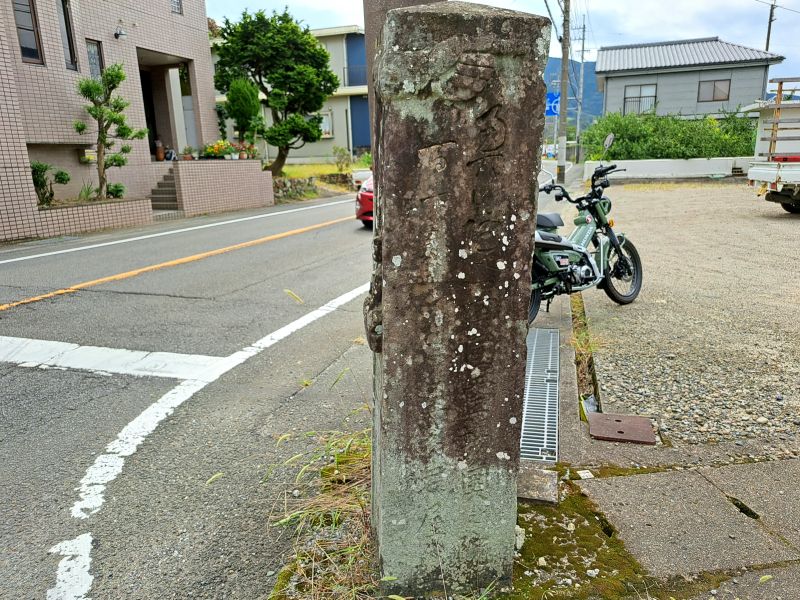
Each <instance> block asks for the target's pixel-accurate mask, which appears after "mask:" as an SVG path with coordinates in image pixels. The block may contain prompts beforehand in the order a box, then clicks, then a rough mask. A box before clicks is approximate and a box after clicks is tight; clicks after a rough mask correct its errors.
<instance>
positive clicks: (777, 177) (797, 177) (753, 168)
mask: <svg viewBox="0 0 800 600" xmlns="http://www.w3.org/2000/svg"><path fill="white" fill-rule="evenodd" d="M747 178H748V179H749V180H750V181H751V182H754V185H756V186H758V185H759V184H764V183H766V184H767V185H768V186H769V187H770V189H772V190H774V191H777V192H780V191H781V190H782V189H783V187H784V186H792V187H796V186H798V185H800V163H797V162H775V161H757V162H753V163H752V164H751V165H750V170H749V171H748V172H747Z"/></svg>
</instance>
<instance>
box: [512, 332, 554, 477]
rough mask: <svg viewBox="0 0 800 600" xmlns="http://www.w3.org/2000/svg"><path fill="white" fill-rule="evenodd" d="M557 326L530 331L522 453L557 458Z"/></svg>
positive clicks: (527, 457)
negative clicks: (555, 327)
mask: <svg viewBox="0 0 800 600" xmlns="http://www.w3.org/2000/svg"><path fill="white" fill-rule="evenodd" d="M559 345H560V338H559V333H558V329H532V330H531V331H530V333H529V334H528V364H527V365H526V370H525V404H524V407H523V411H522V440H521V442H520V449H521V452H520V456H521V457H522V458H523V459H528V460H542V461H546V462H552V463H554V462H556V461H558V381H559V380H558V374H559Z"/></svg>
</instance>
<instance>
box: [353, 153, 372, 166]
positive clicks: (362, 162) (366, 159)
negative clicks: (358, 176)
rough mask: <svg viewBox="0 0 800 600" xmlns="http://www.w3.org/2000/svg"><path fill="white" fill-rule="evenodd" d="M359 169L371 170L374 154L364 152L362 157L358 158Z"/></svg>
mask: <svg viewBox="0 0 800 600" xmlns="http://www.w3.org/2000/svg"><path fill="white" fill-rule="evenodd" d="M356 166H357V167H363V168H364V169H371V168H372V153H371V152H364V154H362V155H361V156H359V157H358V160H357V161H356Z"/></svg>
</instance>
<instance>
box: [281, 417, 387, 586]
mask: <svg viewBox="0 0 800 600" xmlns="http://www.w3.org/2000/svg"><path fill="white" fill-rule="evenodd" d="M305 437H312V438H316V439H317V441H318V442H319V444H318V446H317V447H316V448H315V449H314V450H312V451H310V452H307V453H302V454H299V455H295V456H293V457H292V458H290V459H289V460H288V461H286V463H284V465H288V466H293V467H295V468H296V469H297V472H296V475H295V477H294V481H293V483H292V486H290V487H293V488H294V489H293V490H292V491H291V492H287V500H286V505H285V507H284V511H283V514H282V515H280V516H277V517H275V518H273V525H274V526H278V527H291V528H293V529H294V533H295V538H296V542H295V548H294V555H295V558H294V560H293V562H292V563H291V564H289V565H288V566H287V567H286V568H285V569H284V570H283V571H282V573H281V575H280V576H279V578H278V582H277V584H276V586H275V590H274V591H273V593H272V595H271V596H270V598H271V600H289V599H293V598H303V599H308V600H333V599H342V600H344V599H347V600H366V599H368V598H375V597H376V592H377V589H378V585H379V582H378V580H377V578H376V575H375V573H376V572H377V570H376V568H375V565H374V562H373V556H374V548H373V544H372V535H371V530H370V528H371V526H370V510H369V506H370V463H371V460H372V437H371V432H370V430H364V431H359V432H356V433H342V432H323V433H318V432H309V433H307V434H305ZM287 439H288V437H287V436H281V438H280V439H279V442H278V443H282V442H284V441H286V440H287ZM301 490H304V491H305V492H306V494H307V497H306V498H303V499H298V500H295V497H299V496H302V495H303V492H301Z"/></svg>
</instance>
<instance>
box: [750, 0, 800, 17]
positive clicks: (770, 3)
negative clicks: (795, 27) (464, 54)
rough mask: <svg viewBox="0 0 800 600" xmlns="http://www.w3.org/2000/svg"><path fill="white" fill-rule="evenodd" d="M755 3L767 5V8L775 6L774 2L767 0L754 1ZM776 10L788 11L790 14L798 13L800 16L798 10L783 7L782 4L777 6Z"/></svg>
mask: <svg viewBox="0 0 800 600" xmlns="http://www.w3.org/2000/svg"><path fill="white" fill-rule="evenodd" d="M753 2H758V3H759V4H766V5H767V6H773V4H772V2H767V0H753ZM774 6H775V8H782V9H783V10H788V11H789V12H793V13H797V14H798V15H800V10H796V9H794V8H789V7H788V6H783V5H782V4H775V5H774Z"/></svg>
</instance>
